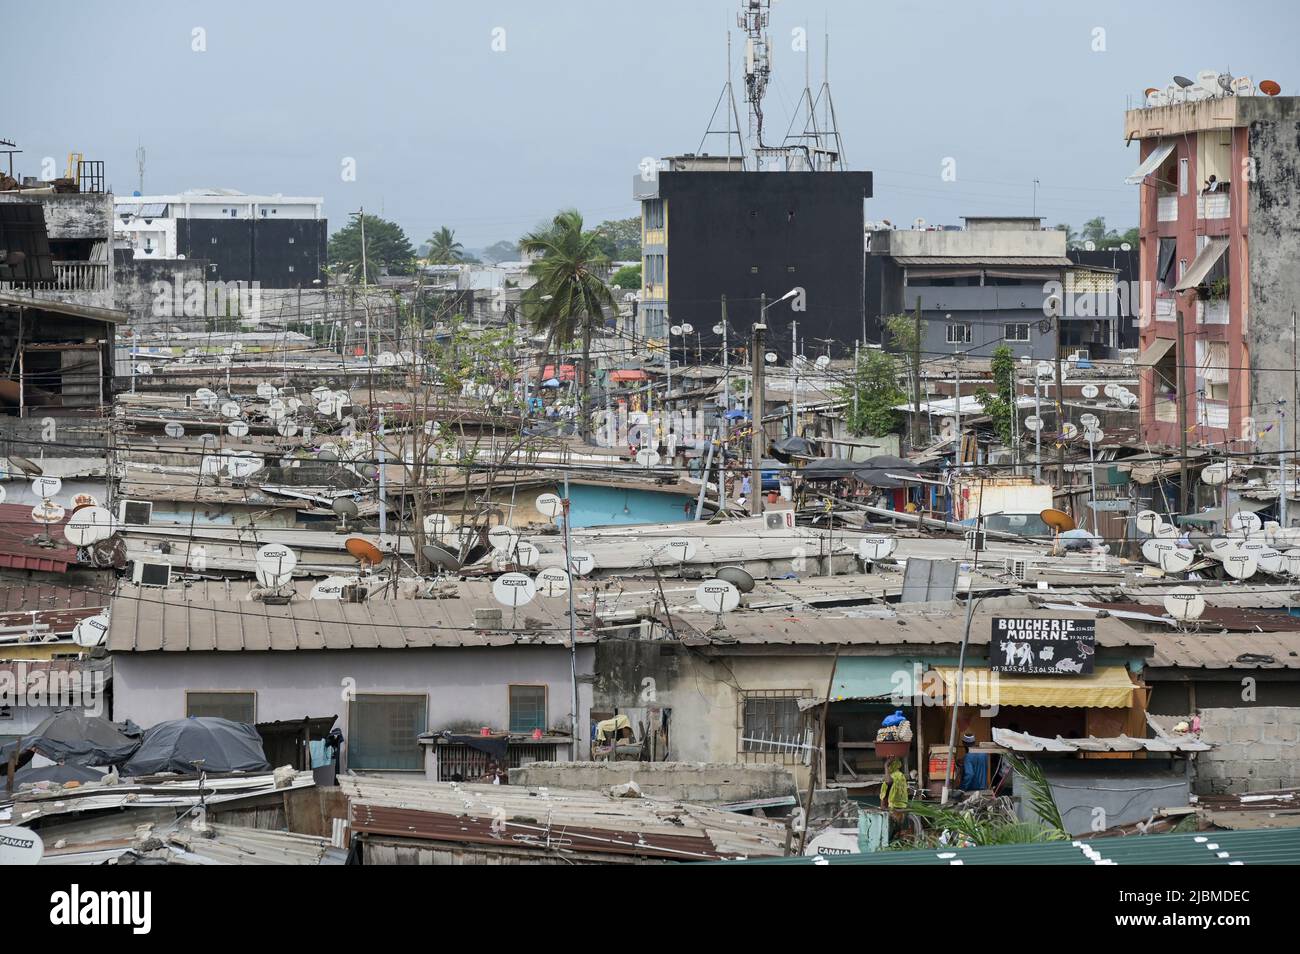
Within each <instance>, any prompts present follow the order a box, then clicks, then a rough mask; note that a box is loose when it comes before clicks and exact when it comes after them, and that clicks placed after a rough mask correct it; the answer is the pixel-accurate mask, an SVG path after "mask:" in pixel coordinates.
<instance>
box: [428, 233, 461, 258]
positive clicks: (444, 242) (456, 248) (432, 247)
mask: <svg viewBox="0 0 1300 954" xmlns="http://www.w3.org/2000/svg"><path fill="white" fill-rule="evenodd" d="M428 258H429V264H431V265H454V264H455V263H457V262H463V261H464V260H465V246H463V245H461V244H460V242H457V241H456V233H455V232H453V231H452V230H451V229H449V228H447V226H445V225H444V226H443V227H442V228H440V229H438V231H436V232H434V233H433V235H432V236H430V237H429V256H428Z"/></svg>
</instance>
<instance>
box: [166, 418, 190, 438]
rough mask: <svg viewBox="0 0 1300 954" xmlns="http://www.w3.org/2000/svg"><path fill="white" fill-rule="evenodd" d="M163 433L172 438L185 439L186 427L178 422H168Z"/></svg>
mask: <svg viewBox="0 0 1300 954" xmlns="http://www.w3.org/2000/svg"><path fill="white" fill-rule="evenodd" d="M163 433H164V434H166V435H167V436H168V437H172V438H176V437H184V436H185V425H184V424H181V423H179V422H178V421H168V422H167V423H166V424H164V425H163Z"/></svg>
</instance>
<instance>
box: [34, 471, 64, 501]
mask: <svg viewBox="0 0 1300 954" xmlns="http://www.w3.org/2000/svg"><path fill="white" fill-rule="evenodd" d="M62 489H63V481H61V480H60V479H59V478H57V477H46V476H44V475H42V476H40V477H33V478H32V493H34V494H35V495H36V496H38V497H40V498H41V499H42V500H49V499H50V498H51V497H53V496H54V495H55V494H57V493H58V492H59V491H60V490H62Z"/></svg>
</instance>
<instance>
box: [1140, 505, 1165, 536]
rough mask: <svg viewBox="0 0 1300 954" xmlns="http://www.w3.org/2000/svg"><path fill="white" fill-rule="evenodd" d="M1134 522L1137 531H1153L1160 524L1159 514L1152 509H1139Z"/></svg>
mask: <svg viewBox="0 0 1300 954" xmlns="http://www.w3.org/2000/svg"><path fill="white" fill-rule="evenodd" d="M1134 523H1135V524H1137V528H1138V532H1139V533H1155V532H1156V527H1158V526H1160V514H1158V513H1156V512H1155V511H1154V510H1139V511H1138V514H1137V516H1136V517H1135V518H1134Z"/></svg>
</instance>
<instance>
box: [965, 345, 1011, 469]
mask: <svg viewBox="0 0 1300 954" xmlns="http://www.w3.org/2000/svg"><path fill="white" fill-rule="evenodd" d="M990 367H991V369H992V372H993V374H992V377H993V392H992V393H990V392H989V391H988V390H987V389H986V388H980V389H979V390H977V391H976V392H975V396H976V397H977V398H979V402H980V404H982V405H983V406H984V413H985V414H987V415H988V416H989V417H990V418H991V419H992V420H993V429H994V430H995V431H997V434H998V437H1000V438H1001V439H1002V443H1004V444H1010V443H1011V439H1012V435H1013V433H1014V429H1015V426H1016V411H1015V408H1016V405H1015V393H1016V390H1015V389H1016V356H1015V355H1014V354H1012V353H1011V349H1010V348H1008V347H1007V346H1006V345H998V346H997V347H996V348H994V349H993V358H992V360H991V361H990Z"/></svg>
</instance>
